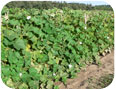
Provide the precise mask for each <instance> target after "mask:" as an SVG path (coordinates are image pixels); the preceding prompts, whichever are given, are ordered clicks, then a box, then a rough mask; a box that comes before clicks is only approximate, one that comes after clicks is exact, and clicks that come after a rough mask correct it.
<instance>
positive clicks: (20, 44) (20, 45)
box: [13, 39, 25, 50]
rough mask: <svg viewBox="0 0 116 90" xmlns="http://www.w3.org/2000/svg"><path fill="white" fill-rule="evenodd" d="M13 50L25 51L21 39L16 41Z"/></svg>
mask: <svg viewBox="0 0 116 90" xmlns="http://www.w3.org/2000/svg"><path fill="white" fill-rule="evenodd" d="M13 46H14V48H16V49H17V50H20V49H25V44H24V41H23V39H16V40H15V42H14V44H13Z"/></svg>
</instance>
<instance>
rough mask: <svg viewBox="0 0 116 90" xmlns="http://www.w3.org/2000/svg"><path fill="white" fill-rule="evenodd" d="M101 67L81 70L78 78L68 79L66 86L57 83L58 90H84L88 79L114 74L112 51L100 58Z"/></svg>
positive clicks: (88, 67)
mask: <svg viewBox="0 0 116 90" xmlns="http://www.w3.org/2000/svg"><path fill="white" fill-rule="evenodd" d="M101 63H102V65H101V66H100V67H99V66H97V65H90V66H87V68H86V70H82V71H81V72H80V73H79V74H78V77H77V78H75V79H68V80H67V86H64V84H63V83H61V82H59V83H57V84H58V85H59V87H60V89H86V88H87V86H88V83H87V82H85V81H87V80H88V78H91V77H95V78H100V77H101V76H103V75H105V74H113V73H114V51H112V52H111V53H110V54H107V55H106V56H105V57H103V58H101Z"/></svg>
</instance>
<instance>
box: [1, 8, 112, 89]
mask: <svg viewBox="0 0 116 90" xmlns="http://www.w3.org/2000/svg"><path fill="white" fill-rule="evenodd" d="M7 11H8V12H9V15H8V20H7V19H5V16H4V15H5V13H7ZM109 13H110V14H109ZM85 14H87V15H88V16H89V18H88V20H87V23H86V25H85V22H84V20H85V18H84V15H85ZM28 16H30V17H28ZM2 19H3V22H2V27H1V30H2V34H1V40H2V43H1V51H2V53H1V61H2V63H1V64H2V79H3V82H4V83H5V84H6V85H8V86H9V87H11V88H19V89H21V88H23V89H24V88H25V89H28V88H32V89H39V88H49V89H50V88H54V89H58V88H59V87H58V86H55V85H54V82H57V81H62V82H63V83H64V84H66V82H67V79H68V78H74V77H76V74H77V73H78V72H79V71H80V70H81V68H82V67H84V66H85V65H86V64H89V63H95V62H96V63H97V62H98V61H99V54H101V53H103V52H104V51H105V50H106V49H108V48H113V47H114V26H113V25H114V17H113V12H107V11H102V12H101V11H96V12H93V11H81V10H72V9H68V8H63V10H61V9H57V8H54V9H49V10H38V9H19V8H10V9H7V8H4V9H3V10H2ZM85 27H86V28H85Z"/></svg>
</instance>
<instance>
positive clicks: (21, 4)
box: [6, 1, 112, 10]
mask: <svg viewBox="0 0 116 90" xmlns="http://www.w3.org/2000/svg"><path fill="white" fill-rule="evenodd" d="M6 6H7V7H8V8H13V7H18V8H26V9H29V8H37V9H52V8H53V7H56V8H59V9H63V8H64V7H68V8H70V9H74V10H76V9H81V10H112V7H111V6H110V5H97V6H92V5H91V4H87V5H86V4H80V3H66V2H52V1H34V2H33V1H28V2H27V1H18V2H17V1H12V2H10V3H8V4H7V5H6Z"/></svg>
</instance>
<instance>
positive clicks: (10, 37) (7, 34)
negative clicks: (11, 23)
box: [4, 30, 17, 41]
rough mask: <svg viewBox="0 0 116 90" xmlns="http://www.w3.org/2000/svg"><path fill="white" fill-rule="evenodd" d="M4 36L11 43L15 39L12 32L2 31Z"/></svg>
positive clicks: (15, 36)
mask: <svg viewBox="0 0 116 90" xmlns="http://www.w3.org/2000/svg"><path fill="white" fill-rule="evenodd" d="M4 35H5V37H7V38H8V39H9V40H11V41H12V40H14V39H15V38H17V34H16V33H15V32H14V31H12V30H6V31H4Z"/></svg>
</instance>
